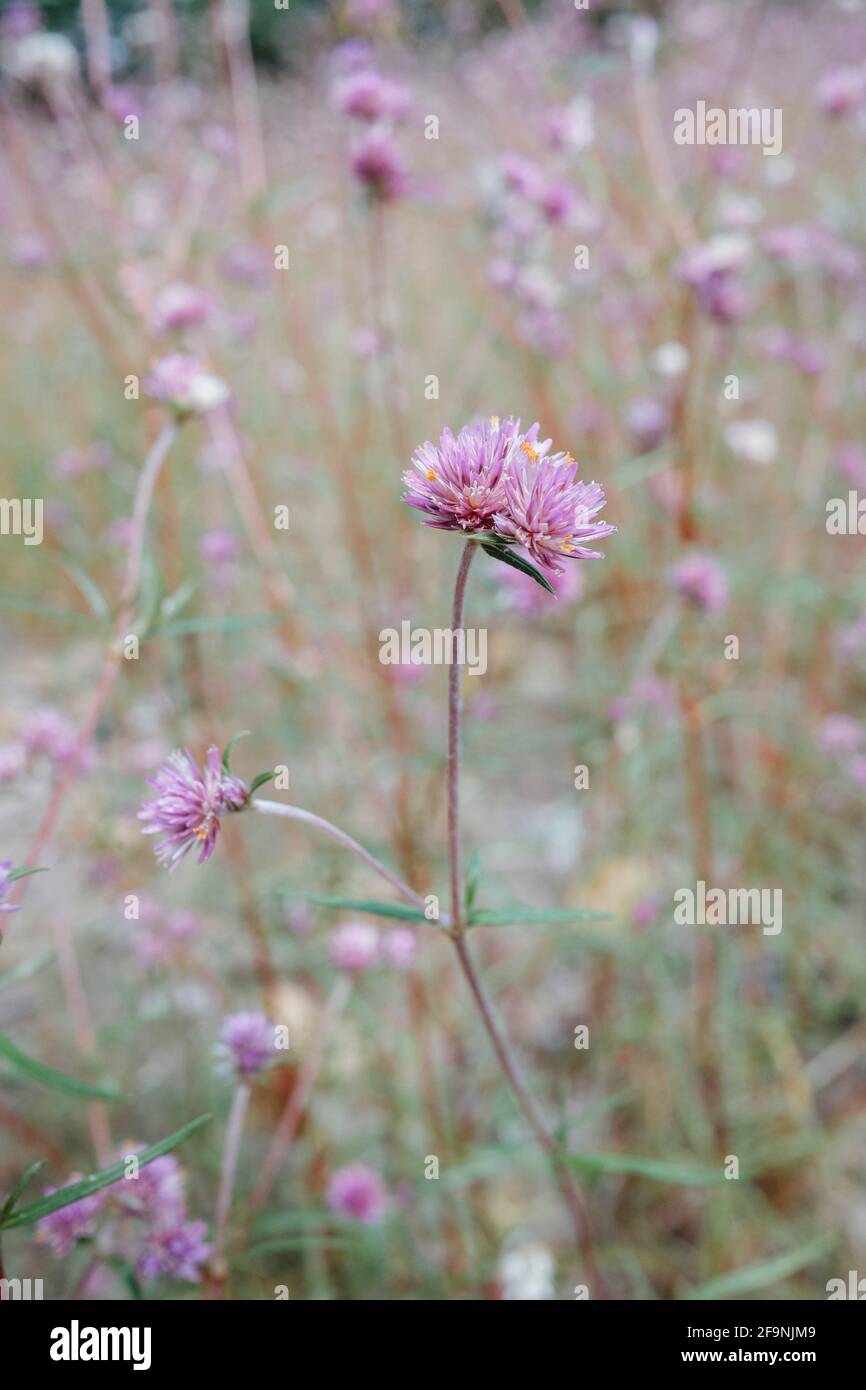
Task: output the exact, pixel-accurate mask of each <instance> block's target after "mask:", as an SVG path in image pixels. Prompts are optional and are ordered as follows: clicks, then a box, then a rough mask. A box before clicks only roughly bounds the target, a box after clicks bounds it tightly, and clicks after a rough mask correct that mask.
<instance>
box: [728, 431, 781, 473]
mask: <svg viewBox="0 0 866 1390" xmlns="http://www.w3.org/2000/svg"><path fill="white" fill-rule="evenodd" d="M725 443H726V444H727V446H728V448H729V449H730V451H731V453H732V454H737V455H738V457H739V458H742V459H745V460H746V462H747V463H755V464H758V465H760V466H761V467H765V466H766V465H767V464H768V463H772V462H773V459H774V458H775V457H776V454H777V453H778V451H779V436H778V435H777V433H776V427H775V425H772V424H771V423H770V421H769V420H735V421H734V423H733V424H731V425H728V427H727V429H726V430H725Z"/></svg>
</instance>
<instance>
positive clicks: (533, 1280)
mask: <svg viewBox="0 0 866 1390" xmlns="http://www.w3.org/2000/svg"><path fill="white" fill-rule="evenodd" d="M554 1273H555V1266H554V1262H553V1256H552V1255H551V1253H550V1251H549V1250H548V1249H547V1246H546V1245H520V1246H518V1247H517V1248H516V1249H514V1250H507V1251H506V1252H505V1253H504V1254H503V1255H502V1258H501V1259H500V1261H499V1280H500V1283H501V1284H502V1297H503V1299H507V1300H508V1301H509V1302H536V1301H539V1300H545V1299H551V1298H554V1297H555V1292H554V1286H553V1280H554Z"/></svg>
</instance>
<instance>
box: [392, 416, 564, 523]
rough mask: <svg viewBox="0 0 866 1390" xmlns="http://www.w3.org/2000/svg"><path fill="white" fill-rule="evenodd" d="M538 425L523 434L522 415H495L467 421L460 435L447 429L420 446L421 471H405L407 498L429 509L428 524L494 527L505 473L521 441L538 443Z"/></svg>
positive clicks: (415, 461) (410, 503) (415, 460)
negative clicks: (478, 421)
mask: <svg viewBox="0 0 866 1390" xmlns="http://www.w3.org/2000/svg"><path fill="white" fill-rule="evenodd" d="M537 433H538V426H537V425H535V426H533V429H532V430H530V431H529V433H528V434H527V435H526V436H525V437H524V436H521V434H520V422H519V421H517V420H503V421H500V420H499V419H498V417H496V416H494V417H493V418H492V419H490V420H485V421H484V422H483V424H480V425H464V427H463V429H462V430H461V431H460V433H459V434H458V435H457V437H456V438H455V437H454V435H453V434H452V432H451V430H449V429H446V430H445V431H444V432H443V434H442V436H441V438H440V440H439V445H438V447H437V446H436V445H435V444H431V443H430V442H429V440H428V441H427V443H425V444H422V445H421V447H420V449H416V451H415V454H414V456H413V458H412V463H413V464H414V466H415V469H416V470H417V476H416V474H415V473H413V472H412V471H411V469H407V471H406V472H405V473H404V474H403V481H404V482H405V484H406V495H405V496H404V498H403V501H404V502H406V503H407V505H408V506H410V507H416V508H417V509H418V511H421V512H426V513H427V517H429V518H430V519H429V520H427V519H425V522H424V525H425V526H434V527H436V528H437V529H439V530H443V531H492V530H493V518H494V516H495V514H496V512H497V511H498V510H499V509H500V508H501V507H502V506H503V505H504V503H505V479H506V476H507V474H508V471H509V469H510V468H512V467H514V466H515V464H516V460H517V458H518V456H519V451H520V447H521V444H522V443H524V442H526V441H528V442H529V443H530V444H532V445H534V443H535V438H536V435H537Z"/></svg>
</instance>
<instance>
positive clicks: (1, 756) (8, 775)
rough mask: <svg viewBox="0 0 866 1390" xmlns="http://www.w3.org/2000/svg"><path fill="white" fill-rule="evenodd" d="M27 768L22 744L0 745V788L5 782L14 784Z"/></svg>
mask: <svg viewBox="0 0 866 1390" xmlns="http://www.w3.org/2000/svg"><path fill="white" fill-rule="evenodd" d="M26 766H27V755H26V753H25V751H24V746H23V744H20V743H0V787H2V786H3V785H4V784H5V783H6V782H14V781H15V778H16V777H20V775H21V773H22V772H23V771H24V769H25V767H26Z"/></svg>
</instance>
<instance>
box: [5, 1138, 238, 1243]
mask: <svg viewBox="0 0 866 1390" xmlns="http://www.w3.org/2000/svg"><path fill="white" fill-rule="evenodd" d="M210 1118H211V1116H210V1114H207V1115H199V1116H198V1117H197V1119H195V1120H190V1122H189V1124H187V1125H184V1126H183V1128H182V1129H178V1130H175V1132H174V1134H170V1135H169V1136H168V1138H167V1139H161V1140H160V1141H159V1143H158V1144H151V1146H150V1148H149V1149H142V1151H141V1153H139V1154H138V1155H137V1158H138V1164H139V1167H140V1168H145V1167H146V1166H147V1164H148V1163H152V1162H153V1160H154V1159H155V1158H162V1155H163V1154H167V1153H171V1151H172V1149H176V1148H178V1146H179V1145H180V1144H182V1143H184V1141H185V1140H186V1139H189V1137H190V1135H192V1134H195V1132H196V1130H199V1129H201V1127H202V1125H206V1124H207V1122H208V1120H210ZM127 1162H128V1160H127V1159H121V1160H120V1162H119V1163H113V1164H112V1165H111V1167H110V1168H103V1170H102V1172H101V1173H92V1174H91V1175H90V1177H87V1178H82V1179H81V1181H80V1182H73V1183H70V1184H69V1186H68V1187H62V1188H60V1190H59V1191H58V1192H52V1193H51V1196H50V1197H42V1198H41V1199H40V1201H38V1202H31V1204H30V1206H29V1207H19V1208H18V1210H17V1211H15V1212H13V1213H12V1214H11V1215H10V1216H6V1217H5V1218H3V1219H2V1220H0V1230H5V1231H11V1230H14V1229H15V1228H16V1227H17V1226H29V1225H31V1223H32V1222H34V1221H41V1220H42V1217H43V1216H50V1215H51V1213H52V1212H53V1211H60V1210H61V1209H62V1208H63V1207H68V1206H71V1205H72V1203H73V1202H78V1201H80V1200H81V1198H82V1197H89V1196H90V1195H91V1193H92V1192H100V1191H101V1190H102V1188H103V1187H110V1186H111V1184H112V1183H113V1182H117V1181H118V1180H119V1179H120V1178H122V1177H123V1175H124V1173H125V1172H126V1166H127Z"/></svg>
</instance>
